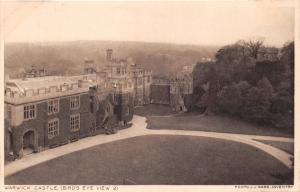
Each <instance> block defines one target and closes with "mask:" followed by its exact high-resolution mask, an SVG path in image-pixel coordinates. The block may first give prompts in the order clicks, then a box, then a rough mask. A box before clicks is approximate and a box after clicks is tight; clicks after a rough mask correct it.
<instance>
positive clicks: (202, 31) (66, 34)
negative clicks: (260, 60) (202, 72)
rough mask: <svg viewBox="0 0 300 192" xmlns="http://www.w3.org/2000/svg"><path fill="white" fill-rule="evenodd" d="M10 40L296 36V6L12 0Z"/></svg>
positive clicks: (7, 9)
mask: <svg viewBox="0 0 300 192" xmlns="http://www.w3.org/2000/svg"><path fill="white" fill-rule="evenodd" d="M4 22H5V25H4V29H5V33H4V35H5V41H7V42H20V41H21V42H36V41H72V40H121V41H128V40H129V41H148V42H169V43H184V44H190V43H191V44H200V45H201V44H202V45H224V44H229V43H234V42H236V41H237V40H240V39H249V38H251V37H264V38H265V42H266V43H267V44H270V45H275V46H282V44H283V43H285V42H287V41H291V40H293V39H294V10H293V9H292V8H290V7H275V6H265V5H263V4H262V3H253V4H239V5H237V3H230V2H227V3H223V4H220V3H216V2H214V3H209V2H189V3H178V2H168V3H166V2H165V3H161V2H131V3H124V2H114V3H104V2H94V3H82V2H76V3H74V2H73V3H61V2H56V3H53V2H52V3H49V2H44V3H21V4H18V3H7V4H5V6H4Z"/></svg>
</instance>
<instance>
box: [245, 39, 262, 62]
mask: <svg viewBox="0 0 300 192" xmlns="http://www.w3.org/2000/svg"><path fill="white" fill-rule="evenodd" d="M263 42H264V41H263V39H261V38H260V39H250V40H249V41H244V45H245V46H246V47H247V48H248V49H249V50H250V54H251V56H252V57H253V58H254V59H257V55H258V51H259V49H260V48H261V47H262V45H263Z"/></svg>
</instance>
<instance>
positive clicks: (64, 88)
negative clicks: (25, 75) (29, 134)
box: [4, 81, 89, 104]
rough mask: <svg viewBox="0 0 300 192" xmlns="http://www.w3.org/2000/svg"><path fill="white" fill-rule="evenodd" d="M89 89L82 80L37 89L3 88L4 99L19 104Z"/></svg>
mask: <svg viewBox="0 0 300 192" xmlns="http://www.w3.org/2000/svg"><path fill="white" fill-rule="evenodd" d="M87 91H89V86H87V85H84V84H83V82H81V81H78V82H77V83H71V84H61V85H58V86H50V87H40V88H37V89H27V90H25V91H24V92H22V91H13V90H12V89H11V88H6V89H5V95H4V100H5V102H8V103H12V104H21V103H26V102H34V101H39V100H44V99H50V98H55V97H61V96H66V95H72V94H77V93H82V92H87Z"/></svg>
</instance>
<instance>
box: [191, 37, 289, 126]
mask: <svg viewBox="0 0 300 192" xmlns="http://www.w3.org/2000/svg"><path fill="white" fill-rule="evenodd" d="M260 48H263V49H264V50H268V49H272V47H270V48H269V47H264V46H263V44H262V41H256V42H254V41H249V42H245V41H239V42H237V43H236V44H233V45H227V46H224V47H222V48H221V49H220V50H219V51H217V53H216V62H215V64H214V65H213V64H211V65H212V66H214V70H215V71H214V73H212V72H211V71H210V70H206V71H205V70H202V73H199V72H197V73H195V75H196V77H195V79H197V80H198V81H195V84H196V85H195V87H201V86H203V85H204V84H209V85H210V88H211V85H213V84H212V83H214V85H215V86H214V88H213V89H210V90H211V91H212V90H214V91H213V92H216V95H217V96H216V97H214V95H215V94H210V93H209V91H206V92H205V93H204V94H203V96H202V97H201V100H200V101H198V105H199V106H202V107H203V106H205V107H207V108H208V107H209V106H215V108H214V109H215V111H216V112H222V113H226V114H229V115H232V116H235V117H240V118H243V119H245V120H248V121H251V122H256V123H260V124H270V125H273V126H276V127H285V128H290V129H292V128H293V119H294V43H293V42H291V43H288V44H286V45H285V46H284V47H283V48H282V49H281V51H280V53H281V54H280V57H279V60H277V61H276V60H275V61H274V60H272V61H271V60H264V61H258V60H257V54H258V52H259V50H260ZM197 69H198V70H199V69H200V67H198V68H197ZM197 75H198V76H199V75H201V77H197ZM216 85H217V86H216Z"/></svg>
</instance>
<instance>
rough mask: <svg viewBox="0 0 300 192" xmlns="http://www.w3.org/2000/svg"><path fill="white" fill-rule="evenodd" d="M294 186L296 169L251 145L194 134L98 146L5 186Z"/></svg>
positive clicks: (26, 172)
mask: <svg viewBox="0 0 300 192" xmlns="http://www.w3.org/2000/svg"><path fill="white" fill-rule="evenodd" d="M124 178H125V179H129V180H131V181H132V182H134V183H136V184H179V185H181V184H190V185H193V184H198V185H218V184H232V185H236V184H263V185H270V184H292V183H293V181H292V170H290V169H288V168H287V167H285V166H284V165H283V164H281V163H280V162H279V161H278V160H276V159H274V158H273V157H272V156H270V155H268V154H266V153H265V152H262V151H260V150H257V149H256V148H253V147H251V146H248V145H244V144H240V143H235V142H230V141H225V140H218V139H210V138H202V137H201V138H199V137H193V136H163V135H155V136H154V135H152V136H141V137H136V138H131V139H126V140H120V141H115V142H112V143H107V144H103V145H98V146H96V147H92V148H89V149H86V150H83V151H78V152H75V153H71V154H68V155H65V156H62V157H59V158H57V159H53V160H51V161H48V162H45V163H42V164H39V165H36V166H34V167H31V168H28V169H26V170H24V171H21V172H18V173H16V174H14V175H11V176H9V177H7V178H5V184H35V185H38V184H45V185H50V184H57V185H60V184H62V185H74V184H80V185H83V184H85V185H102V184H110V185H113V184H123V180H124Z"/></svg>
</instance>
